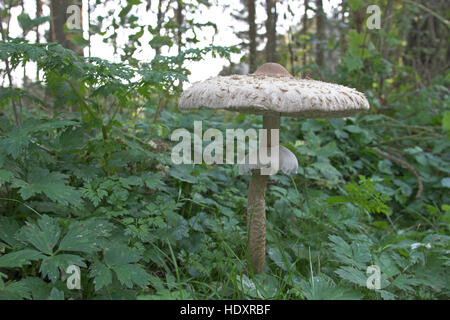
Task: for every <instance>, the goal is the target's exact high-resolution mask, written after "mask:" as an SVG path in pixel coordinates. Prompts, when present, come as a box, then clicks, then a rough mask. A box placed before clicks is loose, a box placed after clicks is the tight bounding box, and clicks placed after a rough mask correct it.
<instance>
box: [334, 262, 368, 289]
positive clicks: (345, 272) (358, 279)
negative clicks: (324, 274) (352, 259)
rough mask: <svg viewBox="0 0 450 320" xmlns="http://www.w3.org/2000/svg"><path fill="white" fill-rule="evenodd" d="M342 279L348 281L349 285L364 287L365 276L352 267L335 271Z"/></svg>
mask: <svg viewBox="0 0 450 320" xmlns="http://www.w3.org/2000/svg"><path fill="white" fill-rule="evenodd" d="M335 272H336V273H337V274H338V275H339V276H340V277H341V278H342V279H345V280H348V281H350V282H351V283H354V284H357V285H359V286H361V287H366V281H367V276H366V275H365V274H364V273H363V272H362V271H360V270H358V269H355V268H353V267H349V266H346V267H340V268H339V269H338V270H336V271H335Z"/></svg>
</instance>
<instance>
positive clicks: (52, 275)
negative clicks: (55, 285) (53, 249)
mask: <svg viewBox="0 0 450 320" xmlns="http://www.w3.org/2000/svg"><path fill="white" fill-rule="evenodd" d="M72 264H73V265H76V266H79V267H84V268H86V264H85V263H84V262H83V258H82V257H80V256H76V255H73V254H58V255H56V256H51V257H49V258H48V259H45V260H43V261H42V263H41V268H40V269H39V271H40V272H41V273H42V276H43V277H48V279H50V281H51V282H55V281H56V280H58V279H59V278H60V276H61V270H63V271H65V270H66V269H67V268H68V267H69V266H70V265H72Z"/></svg>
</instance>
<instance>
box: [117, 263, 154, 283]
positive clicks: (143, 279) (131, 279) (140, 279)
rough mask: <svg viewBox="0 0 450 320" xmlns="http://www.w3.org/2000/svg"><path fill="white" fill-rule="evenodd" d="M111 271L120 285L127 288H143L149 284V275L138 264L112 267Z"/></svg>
mask: <svg viewBox="0 0 450 320" xmlns="http://www.w3.org/2000/svg"><path fill="white" fill-rule="evenodd" d="M112 269H113V270H114V271H115V273H116V275H117V278H118V279H119V281H120V283H122V284H124V285H125V286H127V287H128V288H132V287H133V284H135V285H137V286H140V287H143V286H146V285H147V284H148V283H149V280H150V275H149V274H148V273H147V272H146V271H145V270H144V269H143V268H142V267H141V266H140V265H138V264H125V265H120V266H113V267H112Z"/></svg>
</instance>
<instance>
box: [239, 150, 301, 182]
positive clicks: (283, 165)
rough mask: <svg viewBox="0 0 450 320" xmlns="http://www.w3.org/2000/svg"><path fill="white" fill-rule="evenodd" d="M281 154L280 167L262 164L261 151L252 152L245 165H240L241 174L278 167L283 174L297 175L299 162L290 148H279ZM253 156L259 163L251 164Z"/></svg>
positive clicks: (246, 158)
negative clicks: (250, 160) (250, 159)
mask: <svg viewBox="0 0 450 320" xmlns="http://www.w3.org/2000/svg"><path fill="white" fill-rule="evenodd" d="M278 152H279V162H278V166H277V164H274V163H272V164H270V163H269V164H267V165H263V164H261V163H260V161H259V157H258V153H259V149H256V150H252V151H250V154H248V155H247V156H246V157H245V163H243V164H240V165H239V174H241V175H242V174H246V173H248V172H249V171H251V170H255V169H264V168H266V169H269V168H271V167H272V168H273V167H278V170H281V172H283V173H285V174H288V175H296V174H297V170H298V161H297V157H296V156H295V154H293V153H292V152H291V150H289V149H288V148H285V147H283V146H279V149H278ZM251 155H254V157H255V158H256V159H257V163H255V164H250V163H249V158H250V156H251ZM267 172H270V174H274V173H276V172H274V171H270V170H267Z"/></svg>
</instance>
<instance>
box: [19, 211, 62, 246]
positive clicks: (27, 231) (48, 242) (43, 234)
mask: <svg viewBox="0 0 450 320" xmlns="http://www.w3.org/2000/svg"><path fill="white" fill-rule="evenodd" d="M60 235H61V230H60V228H59V225H58V222H57V221H56V220H55V219H53V218H50V217H49V216H47V215H44V216H42V218H40V219H39V220H38V221H37V225H36V224H31V223H27V224H26V226H23V227H22V228H21V229H20V231H19V232H18V235H17V238H18V240H21V241H26V242H28V243H30V244H32V245H33V246H34V247H35V248H36V249H38V250H39V251H41V252H43V253H45V254H48V255H50V254H52V253H53V248H54V247H55V246H56V245H57V243H58V240H59V237H60Z"/></svg>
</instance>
